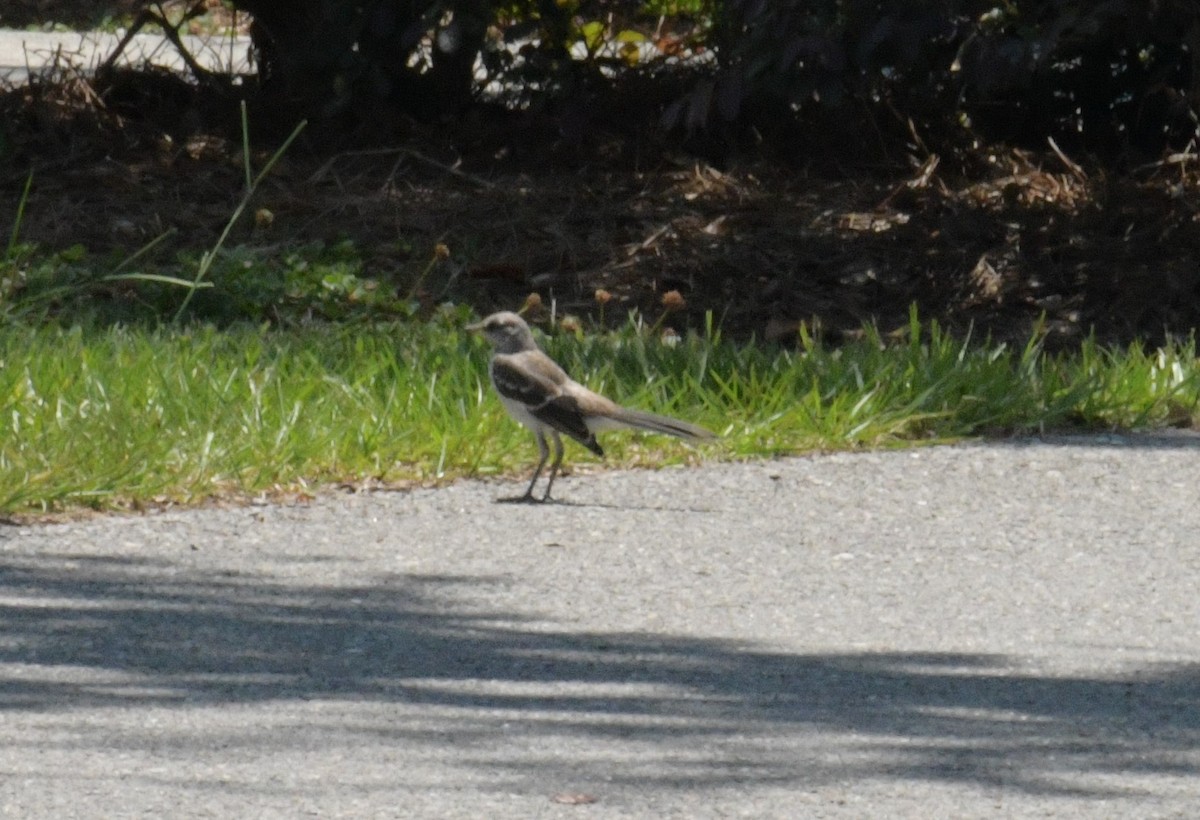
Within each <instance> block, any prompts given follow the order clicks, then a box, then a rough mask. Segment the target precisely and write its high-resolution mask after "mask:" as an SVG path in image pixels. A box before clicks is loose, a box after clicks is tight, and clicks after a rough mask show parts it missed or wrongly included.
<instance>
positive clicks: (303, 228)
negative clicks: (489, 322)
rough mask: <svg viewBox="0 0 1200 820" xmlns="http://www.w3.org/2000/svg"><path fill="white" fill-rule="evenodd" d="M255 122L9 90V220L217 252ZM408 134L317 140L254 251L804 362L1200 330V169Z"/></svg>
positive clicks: (624, 138)
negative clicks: (908, 345)
mask: <svg viewBox="0 0 1200 820" xmlns="http://www.w3.org/2000/svg"><path fill="white" fill-rule="evenodd" d="M235 112H236V108H235V106H234V105H233V104H232V103H230V102H229V101H228V100H226V99H224V98H221V97H220V96H219V95H218V96H216V97H213V96H211V95H207V96H206V95H205V94H200V93H197V92H196V91H195V90H194V89H192V88H191V87H190V86H186V84H183V83H181V82H180V81H178V80H174V79H171V78H168V77H164V76H161V75H154V74H149V75H147V74H137V75H127V76H126V75H119V76H117V77H116V78H114V80H113V81H112V82H111V83H109V84H108V85H106V86H105V87H104V88H97V87H96V86H95V85H94V84H93V83H92V82H91V81H88V80H85V79H83V78H81V77H77V76H72V75H70V73H69V72H64V73H63V74H62V75H61V76H59V77H57V78H56V79H55V80H54V81H53V82H50V83H42V84H39V85H38V86H37V87H35V88H32V89H22V90H10V91H8V92H5V93H4V94H2V95H0V122H4V123H5V126H4V134H3V136H4V146H5V147H4V151H5V153H6V154H7V155H8V160H9V161H7V162H5V163H4V165H3V166H0V175H2V190H3V193H2V197H3V200H2V201H0V208H3V210H4V212H6V213H13V212H15V204H16V198H17V195H18V194H19V192H20V190H21V188H22V186H23V184H24V181H25V179H26V177H27V176H28V174H29V173H30V171H31V170H32V172H33V175H34V177H33V178H34V184H33V193H32V195H31V197H30V200H29V202H28V205H27V207H26V211H25V216H24V219H23V222H22V224H21V226H20V227H21V236H22V239H23V240H25V241H29V242H35V243H38V244H39V245H41V246H42V247H44V248H47V249H55V248H62V247H66V246H70V245H74V244H77V243H78V244H82V245H84V246H85V247H87V248H88V249H89V250H92V251H95V252H102V251H105V250H107V249H112V248H122V249H125V250H129V249H133V248H137V247H139V246H140V245H142V244H144V243H145V242H147V241H149V240H150V239H151V238H153V237H154V236H157V235H158V234H159V233H161V232H162V231H163V230H164V229H165V228H166V227H168V226H174V227H176V228H178V229H179V233H178V235H177V236H176V237H175V240H174V241H175V243H176V244H175V246H174V249H175V250H177V249H178V248H179V247H181V246H182V247H190V248H194V249H203V248H205V247H208V246H210V245H211V244H212V242H213V241H214V240H215V238H216V236H217V235H218V233H219V231H220V230H221V228H222V227H223V226H224V224H225V221H226V220H227V219H228V217H229V215H230V213H231V212H232V210H233V208H234V206H235V205H236V203H237V201H238V198H239V197H240V195H241V192H242V186H243V170H242V166H241V156H242V148H241V144H240V141H239V138H238V134H239V126H238V122H237V116H236V113H235ZM258 121H259V120H256V119H255V115H254V114H252V116H251V122H252V123H256V122H258ZM393 125H394V127H393V129H392V133H391V136H390V137H389V138H388V139H386V140H384V141H382V142H381V141H380V140H379V139H378V135H376V136H375V141H374V143H373V147H359V148H354V149H348V148H345V147H344V146H343V147H340V148H336V147H335V148H332V149H331V148H330V140H329V139H328V136H329V133H328V130H327V131H326V132H325V133H324V134H319V135H318V134H316V133H315V132H310V134H309V135H306V136H304V137H302V138H301V139H300V140H299V141H298V142H297V143H296V144H295V145H294V146H293V148H292V150H291V151H289V153H288V154H287V156H286V157H285V158H284V159H283V161H282V162H281V163H280V164H279V166H278V167H277V170H276V171H275V172H274V173H273V174H272V175H271V177H270V178H269V180H268V182H267V183H266V185H265V186H264V188H263V189H262V190H261V191H260V192H259V195H258V199H257V200H256V201H255V203H254V205H255V207H257V208H262V209H266V211H268V212H269V217H268V216H265V214H266V212H263V213H262V214H260V217H262V218H260V219H257V220H255V219H251V218H248V219H246V220H245V221H244V223H243V224H242V225H240V226H239V227H238V229H237V230H236V231H235V234H234V237H233V239H232V241H233V242H234V243H243V244H251V245H255V246H258V247H266V248H279V249H281V250H282V249H284V248H286V247H288V246H289V245H291V244H294V243H298V242H310V241H314V240H322V241H326V242H335V241H340V240H344V239H350V240H352V241H353V242H354V243H355V244H356V245H357V246H358V247H359V248H360V250H361V252H362V253H363V254H364V256H365V257H366V258H367V259H368V260H369V263H368V267H369V273H370V274H371V275H372V276H374V277H375V278H377V279H378V280H379V281H380V282H383V283H391V284H392V285H394V286H395V287H396V288H397V289H404V290H407V289H408V288H410V287H412V284H413V282H414V281H415V280H416V277H418V276H420V275H421V271H422V270H424V269H425V268H426V267H427V263H428V260H429V259H430V256H431V254H432V253H433V249H434V247H435V246H436V245H437V244H438V243H443V244H445V245H446V246H447V247H449V249H450V252H451V256H450V259H449V260H448V262H447V263H446V264H445V265H442V266H440V267H439V273H438V275H437V276H434V277H431V278H428V279H427V280H423V282H424V284H423V288H424V291H423V292H424V295H425V297H426V298H427V299H429V300H431V301H441V300H445V299H452V300H454V301H468V302H470V303H472V304H474V305H475V306H476V307H478V308H479V309H480V310H488V309H491V308H493V307H496V306H504V307H514V306H517V305H519V304H520V303H521V302H522V300H523V299H524V298H525V297H526V296H527V295H528V294H529V293H531V292H537V293H539V294H540V295H541V296H542V298H543V301H545V302H549V301H550V300H554V303H555V306H556V309H557V310H558V311H559V312H560V313H587V314H590V315H592V316H595V315H596V314H597V312H598V305H597V303H596V301H595V298H594V293H595V291H596V290H597V289H599V288H603V289H605V290H607V291H609V292H610V293H611V294H612V295H613V301H612V302H610V303H609V304H608V306H607V307H606V308H605V316H606V317H607V318H609V320H610V321H622V320H623V318H624V315H625V309H637V310H640V311H642V312H644V313H645V314H646V315H648V316H650V317H655V316H657V315H658V314H659V313H660V312H661V310H662V308H661V299H662V296H663V295H664V294H665V293H667V292H669V291H672V290H677V291H679V292H680V293H681V294H682V295H683V296H684V297H685V298H686V299H687V303H688V306H687V310H686V314H685V316H686V321H689V322H691V323H692V324H699V323H701V322H702V321H703V316H704V313H705V312H706V311H712V312H713V313H714V314H715V315H716V317H717V318H718V320H720V321H721V322H722V325H723V327H725V328H726V330H727V332H730V333H733V334H735V335H739V336H747V335H750V334H753V335H755V336H757V337H759V338H762V337H767V338H771V339H781V340H786V339H788V338H789V337H791V336H792V335H793V334H794V333H795V331H796V329H797V328H798V327H799V325H800V323H802V322H803V323H807V324H808V325H809V326H810V327H812V328H816V329H817V330H818V331H819V332H821V333H823V334H825V335H826V336H828V337H830V338H833V339H837V338H840V337H841V336H843V335H846V334H855V333H857V332H858V331H859V329H860V328H861V326H862V323H863V322H868V321H870V322H876V323H878V324H879V325H880V327H881V328H882V329H883V330H885V331H887V330H890V329H893V328H896V327H901V326H903V324H904V323H905V322H906V318H907V315H908V311H909V308H910V305H912V304H914V303H915V304H916V305H918V307H919V309H920V311H921V314H922V316H924V317H926V318H937V319H939V321H942V322H944V323H946V324H949V325H951V326H953V327H957V328H960V329H965V328H966V327H967V326H969V325H971V326H974V327H975V328H976V329H977V330H980V329H981V330H984V331H987V332H990V333H992V334H993V335H996V336H1000V337H1005V338H1008V337H1011V338H1020V337H1025V336H1027V334H1028V332H1029V329H1030V328H1031V327H1032V326H1033V325H1034V323H1035V322H1037V321H1039V318H1040V317H1044V318H1045V321H1046V324H1047V327H1048V328H1049V330H1050V332H1051V339H1052V340H1056V341H1059V342H1062V343H1066V344H1069V343H1071V342H1073V341H1075V340H1078V339H1080V338H1082V337H1083V336H1084V335H1086V334H1088V333H1091V332H1095V333H1096V334H1097V335H1098V336H1099V337H1100V338H1101V339H1102V340H1105V341H1127V340H1130V339H1133V338H1135V337H1136V338H1142V339H1146V340H1149V341H1157V340H1160V339H1162V338H1164V337H1165V336H1167V335H1170V334H1186V333H1188V332H1190V331H1191V329H1192V328H1193V327H1195V326H1196V324H1197V320H1198V318H1200V264H1198V260H1200V197H1198V196H1197V193H1198V189H1200V162H1198V158H1197V156H1196V155H1195V154H1179V155H1173V156H1169V157H1164V158H1162V159H1161V160H1159V161H1155V162H1146V163H1144V164H1143V165H1141V166H1140V167H1135V168H1133V169H1131V170H1128V171H1125V172H1123V173H1121V174H1119V175H1117V174H1113V173H1109V172H1105V171H1103V170H1099V169H1097V168H1094V167H1090V166H1089V164H1088V163H1087V162H1086V158H1071V157H1067V156H1065V155H1063V154H1060V153H1057V152H1055V151H1053V150H1050V149H1049V148H1048V149H1046V150H1045V151H1041V152H1038V153H1030V152H1025V151H1020V150H1015V149H997V148H993V149H981V150H980V154H979V156H978V157H976V158H975V162H974V163H973V167H974V168H975V169H976V170H974V171H972V172H970V173H968V172H966V171H964V170H963V168H964V163H962V162H959V161H955V162H954V165H955V167H954V168H949V167H947V166H948V165H950V164H951V163H949V162H944V161H940V158H939V157H938V156H936V155H932V154H926V155H923V156H918V157H915V158H913V159H912V160H911V161H910V162H909V163H907V164H905V163H901V162H894V163H892V164H891V165H890V166H887V167H884V168H880V167H878V166H876V167H866V166H865V164H862V163H860V164H857V165H856V164H855V163H853V162H851V161H849V160H848V159H847V158H836V157H834V158H828V157H826V158H820V161H812V158H809V163H808V165H807V166H800V165H797V164H796V163H794V162H783V161H780V160H777V159H771V158H768V157H767V156H766V154H767V152H766V151H762V152H757V153H756V154H753V155H750V154H742V155H740V156H734V157H733V158H732V159H731V161H730V162H729V163H728V164H727V165H726V166H725V167H724V168H723V169H722V170H718V169H717V168H714V167H712V166H711V165H708V164H706V163H704V162H702V161H699V160H697V159H695V158H693V157H689V156H688V155H686V154H684V153H682V152H681V151H679V150H677V149H676V148H673V147H671V146H664V145H662V144H661V143H660V144H656V145H651V142H650V141H644V142H638V141H637V140H635V139H632V138H630V137H629V136H628V134H625V135H622V134H616V133H613V134H596V135H593V136H592V137H590V138H589V139H588V141H587V144H586V145H581V144H579V143H578V142H577V143H574V144H564V138H563V137H562V136H561V130H560V129H558V128H556V127H555V125H554V123H539V122H537V121H536V119H531V120H527V121H524V120H523V121H517V120H513V119H510V118H508V117H507V115H492V114H488V113H487V112H482V113H478V114H475V115H472V116H468V117H465V118H463V120H462V121H460V122H458V123H455V124H453V125H451V126H445V127H441V128H432V127H428V126H418V125H415V124H413V123H410V122H403V121H398V122H397V123H395V124H393ZM281 133H282V132H281ZM273 139H275V140H277V139H278V135H276V136H275V137H273ZM263 143H264V144H272V143H271V139H264V140H263ZM273 144H277V143H273ZM268 155H269V151H268V150H267V149H266V148H256V150H255V162H256V163H257V164H258V165H259V166H261V164H262V163H263V162H265V160H266V158H267V156H268ZM833 168H837V169H839V170H836V171H833V170H830V169H833Z"/></svg>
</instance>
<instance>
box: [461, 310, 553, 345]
mask: <svg viewBox="0 0 1200 820" xmlns="http://www.w3.org/2000/svg"><path fill="white" fill-rule="evenodd" d="M467 330H470V331H473V332H476V333H482V334H483V337H484V338H485V339H487V340H488V342H490V343H491V345H492V347H493V348H495V349H496V352H497V353H520V352H521V351H522V350H533V349H536V348H537V343H536V342H534V340H533V333H531V332H530V330H529V325H527V324H525V320H524V319H522V318H521V317H520V316H518V315H517V314H515V313H512V312H511V311H507V310H506V311H503V312H501V313H493V314H492V315H491V316H488V317H487V318H485V319H484V320H483V321H481V322H476V323H475V324H473V325H467Z"/></svg>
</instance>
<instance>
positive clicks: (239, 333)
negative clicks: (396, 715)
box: [0, 308, 1200, 515]
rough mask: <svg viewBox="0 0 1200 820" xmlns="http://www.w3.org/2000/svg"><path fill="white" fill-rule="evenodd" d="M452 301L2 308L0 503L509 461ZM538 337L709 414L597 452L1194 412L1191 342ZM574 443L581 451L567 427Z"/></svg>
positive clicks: (1056, 425) (715, 454) (38, 506)
mask: <svg viewBox="0 0 1200 820" xmlns="http://www.w3.org/2000/svg"><path fill="white" fill-rule="evenodd" d="M467 319H468V317H467V315H466V313H465V312H464V311H463V310H458V309H449V308H448V309H446V310H444V311H443V312H442V313H440V314H439V315H438V316H437V317H435V318H434V320H433V321H430V322H411V323H401V322H394V323H388V324H377V323H367V322H362V323H355V324H350V325H343V326H337V325H330V324H317V325H314V326H311V327H307V328H305V327H297V328H295V329H290V330H267V329H265V328H264V327H258V326H252V325H248V324H242V325H234V326H232V327H227V328H224V329H216V328H214V327H212V326H211V325H192V326H182V327H174V326H164V327H160V328H158V329H150V330H147V329H139V328H138V327H132V328H130V327H119V326H118V327H114V326H110V325H96V326H94V327H90V328H81V327H72V328H61V327H56V326H54V325H53V324H52V323H51V324H46V323H43V324H30V323H24V322H9V323H7V324H4V325H0V407H2V408H3V409H2V410H0V512H3V513H5V514H9V515H12V514H22V513H31V512H37V511H43V510H60V509H70V508H77V507H81V506H83V507H95V508H110V507H121V506H128V505H138V504H143V503H156V502H167V501H170V502H185V503H186V502H195V501H199V500H203V499H205V498H210V497H220V496H228V495H246V494H257V493H263V492H267V493H270V492H273V491H279V490H289V489H298V488H304V487H311V486H313V485H314V484H319V483H321V482H336V481H353V482H357V481H363V480H369V479H376V480H379V481H382V482H384V483H404V482H407V481H416V482H436V481H439V480H443V479H448V478H453V477H458V476H472V475H474V476H478V475H489V474H498V473H517V472H523V471H524V470H527V469H528V468H529V467H530V466H531V463H532V460H533V457H534V455H535V448H534V446H533V442H532V439H531V437H530V436H529V434H528V433H527V432H525V431H523V430H522V429H521V428H519V427H518V426H517V425H516V424H515V423H514V422H512V421H511V420H509V419H508V418H507V417H506V416H505V415H504V414H503V411H502V409H501V407H500V404H499V402H498V401H497V400H496V399H495V397H494V396H493V395H492V393H491V390H490V388H489V387H488V386H487V382H486V375H485V371H486V360H487V349H486V346H485V345H484V343H483V342H482V341H480V340H478V339H475V338H473V337H470V336H469V335H468V334H466V333H465V332H463V331H462V325H463V324H464V323H465V322H466V320H467ZM547 346H548V348H549V350H550V352H551V353H552V354H553V355H555V356H556V357H558V358H559V359H560V360H561V361H562V362H563V363H564V365H565V366H566V367H567V368H568V370H569V371H571V372H572V373H574V374H575V375H576V377H577V378H579V379H580V380H581V381H584V382H586V383H587V384H589V385H590V386H592V387H593V388H595V389H598V390H602V391H604V392H606V393H608V394H609V395H612V396H613V397H614V398H617V399H618V400H620V401H622V402H626V403H629V404H632V405H634V406H638V407H642V408H645V409H652V410H656V411H659V412H665V413H670V414H674V415H678V416H680V417H683V418H686V419H689V420H691V421H695V422H698V423H701V424H705V425H707V426H709V427H710V428H712V429H713V430H715V431H718V432H720V433H721V434H722V439H721V440H720V441H719V442H717V443H715V444H712V445H705V446H704V447H702V448H699V449H691V448H688V447H687V446H685V445H683V444H681V443H678V442H676V441H674V440H673V439H663V438H659V437H636V436H631V435H626V434H609V435H608V436H606V438H605V445H606V448H607V449H608V451H609V458H608V463H610V464H618V465H628V464H645V465H658V464H664V463H678V462H683V461H690V460H695V459H698V458H744V457H755V456H764V455H777V454H783V453H796V452H804V451H807V450H812V449H814V448H820V449H838V448H852V447H880V446H890V445H895V444H899V443H904V442H914V441H936V440H952V439H956V438H961V437H964V436H975V435H980V434H987V433H1012V432H1021V431H1038V430H1042V429H1062V428H1066V427H1076V428H1109V427H1153V426H1161V425H1165V424H1191V423H1194V422H1195V421H1196V420H1197V418H1198V417H1200V409H1198V408H1200V376H1198V374H1197V367H1196V358H1195V347H1194V344H1192V343H1190V342H1188V343H1179V344H1176V345H1174V346H1172V347H1170V348H1168V349H1164V350H1159V351H1153V352H1143V351H1142V350H1141V349H1140V348H1137V347H1132V348H1129V349H1119V350H1109V349H1103V348H1101V347H1099V346H1097V345H1095V344H1085V345H1084V346H1083V347H1082V348H1081V349H1080V350H1079V351H1078V352H1075V353H1072V354H1070V355H1066V354H1064V355H1053V356H1052V355H1047V354H1045V353H1044V352H1043V351H1042V350H1041V347H1040V345H1039V344H1038V342H1037V340H1036V339H1035V340H1034V341H1031V342H1030V343H1029V344H1028V345H1027V346H1025V347H1024V348H1021V349H1013V348H1010V347H1006V346H1003V345H998V344H991V343H987V342H976V343H971V342H963V341H961V340H956V339H954V338H952V337H950V336H949V335H947V334H945V333H943V332H942V331H940V330H939V329H938V328H937V327H936V326H922V325H921V324H920V323H919V322H917V321H916V319H915V318H914V320H913V322H912V326H911V328H910V332H909V336H908V338H907V339H906V340H903V341H901V342H899V343H894V344H884V343H882V342H881V340H880V339H879V338H878V337H877V336H874V335H872V334H868V335H867V338H865V339H864V340H863V341H861V342H857V343H854V344H850V345H848V346H843V347H840V348H837V349H831V348H827V347H823V346H821V345H819V344H817V343H815V342H812V341H808V342H807V343H805V344H803V345H802V346H800V347H799V348H796V349H772V348H767V347H764V346H761V345H752V344H737V343H733V342H729V341H725V340H722V339H721V338H720V337H719V334H716V333H711V332H710V333H709V334H708V335H707V336H706V337H703V338H702V337H692V338H688V339H686V340H684V341H683V342H681V343H679V344H676V345H674V346H668V345H664V344H662V343H661V342H659V341H657V340H656V339H654V338H651V337H648V336H647V335H645V334H641V333H639V332H637V331H636V330H635V329H634V328H633V327H632V326H631V327H629V328H626V329H625V330H623V331H621V332H618V333H614V334H605V335H600V336H589V337H586V338H576V337H574V336H571V335H567V334H557V335H555V336H554V337H553V338H550V339H548V340H547ZM568 458H569V461H568V463H580V462H588V461H594V459H593V458H592V457H591V456H590V455H589V454H587V453H586V452H585V451H584V450H583V448H579V447H574V446H571V448H570V453H569V457H568Z"/></svg>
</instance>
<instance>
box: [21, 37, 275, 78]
mask: <svg viewBox="0 0 1200 820" xmlns="http://www.w3.org/2000/svg"><path fill="white" fill-rule="evenodd" d="M120 39H121V38H120V37H118V36H117V35H116V34H111V33H105V32H95V31H89V32H69V31H64V32H59V31H55V32H45V31H16V30H12V29H0V86H4V85H16V84H20V83H24V82H26V81H27V80H28V78H29V74H30V72H33V73H34V74H35V75H36V74H38V73H41V72H44V71H47V70H50V69H51V68H52V67H55V66H59V67H62V66H73V67H75V68H80V69H83V70H85V71H86V70H90V69H94V68H95V67H96V66H97V65H99V64H100V63H101V62H102V61H104V60H105V59H106V58H107V57H108V56H109V55H110V54H112V53H113V52H114V51H115V50H116V48H117V45H118V44H119V43H120ZM180 39H181V40H182V41H183V44H184V46H185V47H186V48H187V49H188V53H190V54H191V55H192V56H193V57H194V58H195V59H196V62H197V63H199V64H200V65H201V66H203V67H204V68H207V69H209V70H213V71H228V70H229V69H230V67H233V68H234V69H235V70H236V71H237V73H242V74H247V73H250V72H251V71H252V70H253V67H252V65H251V63H250V59H249V53H250V38H249V37H243V36H238V37H229V36H226V37H221V36H218V35H212V36H205V37H198V36H193V35H184V36H182V37H181V38H180ZM118 62H119V64H120V65H124V66H142V65H145V64H147V63H148V64H150V65H155V66H158V67H160V68H167V69H170V70H172V71H176V72H179V73H186V72H187V66H186V64H185V63H184V61H183V58H182V57H180V55H179V51H178V49H176V48H175V46H173V45H172V44H171V43H170V42H168V41H167V40H166V39H165V38H163V37H162V36H161V35H157V34H137V35H135V36H134V38H133V39H132V40H131V41H130V43H129V44H128V45H127V46H126V48H125V50H124V51H123V52H122V55H121V58H120V60H119V61H118Z"/></svg>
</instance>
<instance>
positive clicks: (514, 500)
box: [496, 493, 546, 504]
mask: <svg viewBox="0 0 1200 820" xmlns="http://www.w3.org/2000/svg"><path fill="white" fill-rule="evenodd" d="M545 500H546V499H544V498H535V497H534V495H533V493H525V495H512V496H509V497H507V498H497V499H496V503H497V504H541V503H542V502H543V501H545Z"/></svg>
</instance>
